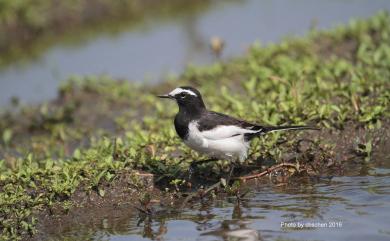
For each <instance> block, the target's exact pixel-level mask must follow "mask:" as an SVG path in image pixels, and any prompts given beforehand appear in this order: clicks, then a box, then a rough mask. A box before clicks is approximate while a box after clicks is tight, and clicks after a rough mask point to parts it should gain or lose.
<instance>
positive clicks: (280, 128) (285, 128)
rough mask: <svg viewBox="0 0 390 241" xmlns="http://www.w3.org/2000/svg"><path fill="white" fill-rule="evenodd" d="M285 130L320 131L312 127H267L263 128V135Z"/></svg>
mask: <svg viewBox="0 0 390 241" xmlns="http://www.w3.org/2000/svg"><path fill="white" fill-rule="evenodd" d="M284 130H317V131H318V130H320V129H318V128H316V127H312V126H266V127H263V130H262V132H263V133H269V132H273V131H284Z"/></svg>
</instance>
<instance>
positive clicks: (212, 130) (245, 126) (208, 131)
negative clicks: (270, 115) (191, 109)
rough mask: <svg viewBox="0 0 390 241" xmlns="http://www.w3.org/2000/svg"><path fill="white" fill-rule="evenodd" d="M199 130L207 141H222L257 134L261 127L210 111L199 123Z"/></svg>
mask: <svg viewBox="0 0 390 241" xmlns="http://www.w3.org/2000/svg"><path fill="white" fill-rule="evenodd" d="M197 124H198V129H199V131H200V133H201V135H202V136H203V137H204V138H206V139H211V140H220V139H225V138H229V137H233V136H238V135H242V134H252V133H257V132H260V131H261V130H262V127H261V126H258V125H254V124H251V123H249V122H246V121H243V120H239V119H236V118H233V117H231V116H228V115H224V114H221V113H218V112H213V111H208V112H207V113H206V114H204V115H203V116H202V117H201V118H200V119H199V120H198V121H197Z"/></svg>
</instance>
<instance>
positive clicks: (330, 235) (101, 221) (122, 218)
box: [56, 168, 390, 241]
mask: <svg viewBox="0 0 390 241" xmlns="http://www.w3.org/2000/svg"><path fill="white" fill-rule="evenodd" d="M364 172H365V174H364V175H357V176H345V177H334V178H331V179H323V180H320V181H313V182H309V183H304V184H302V183H301V184H299V183H294V184H289V185H287V186H279V187H278V186H277V185H274V184H266V185H258V186H256V187H255V188H254V190H252V191H251V192H250V193H249V194H248V195H247V196H246V197H245V199H244V200H243V201H242V202H241V203H240V204H238V203H237V202H236V200H235V198H227V199H224V200H219V201H214V202H211V203H205V204H200V203H199V204H197V205H195V207H193V208H191V209H190V208H188V209H184V210H183V211H181V212H177V211H175V210H164V209H162V210H160V211H159V212H157V214H156V215H154V216H153V217H152V218H151V219H146V220H144V221H141V222H140V219H139V217H137V215H136V214H134V213H131V214H126V212H121V213H119V214H112V215H106V216H101V215H100V216H99V214H97V215H96V216H97V220H94V223H95V226H94V227H93V228H92V229H91V227H90V226H89V224H82V223H80V224H77V225H75V226H74V227H73V228H71V229H70V230H69V232H65V233H63V234H62V235H60V236H56V237H57V238H58V239H60V240H61V239H67V240H81V239H80V238H81V237H82V239H93V240H248V241H249V240H358V241H359V240H362V241H363V240H364V241H366V240H390V223H389V217H390V169H383V168H373V169H369V170H368V171H367V170H365V171H364ZM96 223H97V224H96ZM282 223H285V224H286V225H296V226H297V227H290V228H283V227H281V226H282ZM299 225H304V226H305V227H303V228H301V227H300V226H299ZM309 225H317V227H308V226H309Z"/></svg>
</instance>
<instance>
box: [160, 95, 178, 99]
mask: <svg viewBox="0 0 390 241" xmlns="http://www.w3.org/2000/svg"><path fill="white" fill-rule="evenodd" d="M157 97H158V98H166V99H174V98H173V96H171V95H157Z"/></svg>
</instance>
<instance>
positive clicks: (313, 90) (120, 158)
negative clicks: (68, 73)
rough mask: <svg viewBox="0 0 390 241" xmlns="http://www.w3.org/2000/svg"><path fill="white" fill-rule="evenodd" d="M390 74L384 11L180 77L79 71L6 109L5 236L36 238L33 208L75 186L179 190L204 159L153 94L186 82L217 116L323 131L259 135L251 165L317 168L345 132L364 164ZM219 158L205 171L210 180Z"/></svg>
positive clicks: (340, 147)
mask: <svg viewBox="0 0 390 241" xmlns="http://www.w3.org/2000/svg"><path fill="white" fill-rule="evenodd" d="M389 79H390V16H389V15H388V14H387V13H380V14H378V15H376V16H374V17H372V18H370V19H368V20H365V21H353V22H351V24H350V25H349V26H348V27H340V28H337V29H335V30H333V31H330V32H322V33H314V32H313V33H311V35H310V36H309V37H307V38H304V39H298V40H296V39H293V40H291V39H290V40H286V41H283V42H282V43H280V44H275V45H270V46H267V47H261V46H259V45H255V46H253V48H251V49H250V51H249V52H248V54H247V55H245V56H244V57H242V58H239V59H234V60H231V61H228V62H226V63H222V62H221V63H216V64H214V65H212V66H208V67H202V68H200V67H189V68H188V69H187V70H186V71H185V73H184V74H183V75H182V76H181V78H180V79H172V80H168V81H167V82H165V83H163V84H160V85H158V86H151V87H150V86H136V85H134V84H130V83H128V82H119V81H115V80H112V79H110V78H109V77H104V76H103V77H85V78H78V77H75V78H73V79H71V80H70V81H69V82H67V83H66V84H64V86H63V87H62V88H61V90H60V97H59V98H58V100H56V101H53V102H50V103H46V104H42V105H41V106H38V107H29V108H27V107H26V108H23V109H22V110H21V111H20V113H11V112H10V113H4V114H3V115H2V118H1V121H0V137H1V141H0V142H1V145H0V159H1V158H2V160H1V161H0V169H1V174H0V190H1V192H0V221H1V222H0V229H1V230H2V234H1V235H2V238H15V239H18V238H19V239H20V238H21V237H22V236H23V235H28V234H34V232H36V229H35V225H36V223H37V222H38V221H39V220H37V218H36V217H37V216H36V215H37V214H38V213H39V211H41V210H47V209H50V208H52V207H54V206H63V207H64V209H69V208H70V206H71V205H76V204H77V203H76V202H74V199H72V198H73V196H74V194H75V193H77V192H85V193H98V195H100V196H105V195H107V190H109V189H111V188H113V187H114V186H115V182H116V180H118V179H119V177H120V176H121V175H123V173H130V176H131V178H130V179H129V181H128V188H135V189H139V190H141V191H142V188H143V184H142V183H141V182H140V180H138V179H137V175H135V174H134V171H135V170H144V171H147V172H151V173H153V174H155V176H156V180H157V181H160V182H161V183H165V184H164V185H165V186H168V187H169V185H168V184H167V183H171V185H174V186H175V187H174V189H176V188H180V185H182V184H183V183H185V182H184V181H182V180H183V179H184V176H183V173H184V174H185V173H186V171H187V169H188V166H189V164H190V163H191V162H192V161H194V160H200V159H202V157H200V156H198V154H197V153H195V152H193V151H190V150H189V149H188V148H186V147H185V146H184V145H183V144H182V143H181V142H180V141H179V139H178V138H177V137H176V133H175V130H174V128H173V125H172V118H173V116H174V114H175V113H176V111H177V110H176V106H175V104H174V103H167V102H165V101H161V100H159V99H156V97H155V95H156V94H161V93H165V92H168V91H169V90H171V89H172V88H174V87H176V86H178V85H193V86H196V87H197V88H199V89H200V91H201V92H202V94H203V95H204V96H205V102H206V105H207V106H208V107H210V108H211V109H213V110H215V111H221V112H227V113H229V114H231V115H234V116H237V117H242V118H245V119H248V120H251V121H253V122H257V123H264V124H267V125H282V124H314V125H317V126H319V127H321V128H322V131H321V132H319V133H317V134H313V133H310V134H307V133H304V132H302V133H299V134H297V133H275V134H271V135H268V136H266V137H265V138H262V139H258V140H256V141H254V143H253V145H252V148H251V153H252V154H251V155H250V157H249V160H248V162H249V163H258V162H262V163H264V162H267V161H269V160H271V161H272V162H281V161H293V162H294V163H295V162H298V163H299V165H300V166H302V167H305V169H306V170H307V171H308V173H314V175H315V174H318V172H321V173H323V172H326V171H327V170H329V169H331V168H332V165H336V163H335V162H337V165H338V167H340V166H342V164H343V162H342V161H343V160H344V159H348V158H344V157H345V155H347V154H348V150H349V149H351V148H353V146H352V147H351V145H352V144H351V145H350V143H344V142H343V139H342V138H340V136H342V134H343V133H347V134H348V138H347V139H348V140H352V142H356V141H358V143H357V144H360V145H358V147H357V148H355V149H359V150H360V151H361V152H364V153H365V159H366V161H369V160H368V159H367V157H372V156H373V155H374V154H375V146H377V145H380V143H379V142H380V140H379V142H378V141H377V138H376V137H377V136H376V134H377V133H380V132H388V131H389V119H388V118H389V113H390V111H389V102H390V91H389V90H390V81H389ZM309 135H310V136H309ZM287 136H290V137H291V138H286V137H287ZM308 140H309V141H308ZM304 143H306V145H303V144H304ZM303 146H304V147H303ZM332 163H333V164H332ZM219 164H220V165H219V166H218V165H211V167H212V168H208V169H207V171H206V170H204V171H205V172H206V174H207V175H208V176H211V177H216V179H217V177H218V176H219V175H221V173H220V167H221V166H222V169H223V163H219ZM133 174H134V175H133Z"/></svg>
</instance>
